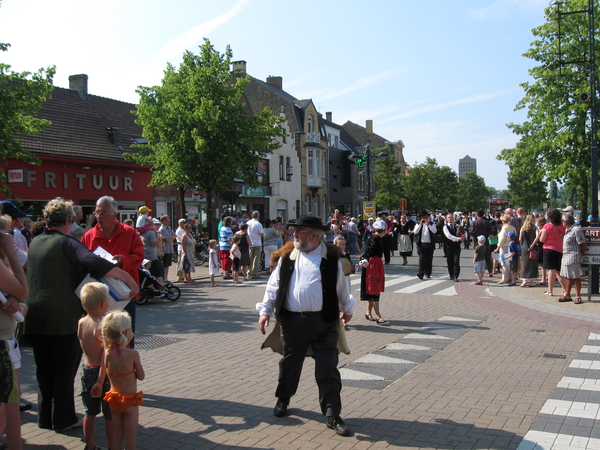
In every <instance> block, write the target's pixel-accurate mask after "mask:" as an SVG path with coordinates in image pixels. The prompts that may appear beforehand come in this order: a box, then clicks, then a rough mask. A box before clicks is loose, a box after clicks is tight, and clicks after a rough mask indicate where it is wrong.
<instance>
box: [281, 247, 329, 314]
mask: <svg viewBox="0 0 600 450" xmlns="http://www.w3.org/2000/svg"><path fill="white" fill-rule="evenodd" d="M321 245H327V257H326V258H322V259H321V267H320V269H321V285H322V287H323V309H322V310H321V317H322V318H323V322H325V323H331V322H333V321H335V320H337V319H338V318H339V316H340V308H339V305H338V296H337V276H338V259H339V257H338V252H337V249H336V248H335V247H333V245H329V244H321ZM295 263H296V261H292V260H291V259H290V254H289V253H288V254H287V255H286V256H285V257H284V258H283V261H282V262H281V267H280V268H279V289H278V290H277V296H276V299H275V318H276V319H278V320H279V316H280V315H281V310H282V309H283V305H284V303H285V297H286V295H287V289H288V286H289V284H290V279H291V277H292V273H293V272H294V266H295Z"/></svg>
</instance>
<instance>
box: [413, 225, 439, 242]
mask: <svg viewBox="0 0 600 450" xmlns="http://www.w3.org/2000/svg"><path fill="white" fill-rule="evenodd" d="M421 228H423V234H422V235H421V242H422V243H424V244H426V243H433V238H432V235H434V234H435V233H437V227H436V226H435V225H433V224H428V225H427V226H426V227H424V226H423V225H422V224H421V223H419V225H417V226H416V227H415V229H414V233H415V236H416V235H417V234H419V233H420V232H421ZM430 232H431V233H430Z"/></svg>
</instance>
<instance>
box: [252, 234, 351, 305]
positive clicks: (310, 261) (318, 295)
mask: <svg viewBox="0 0 600 450" xmlns="http://www.w3.org/2000/svg"><path fill="white" fill-rule="evenodd" d="M326 250H327V248H326V247H325V246H324V245H323V244H319V246H318V247H317V248H316V249H314V250H313V251H312V252H310V253H306V252H301V251H296V250H293V251H292V255H291V256H290V257H292V258H293V257H294V254H295V258H296V263H295V267H294V271H293V272H292V276H291V278H290V284H289V286H288V289H287V295H286V298H285V300H284V306H285V309H287V310H288V311H293V312H307V311H321V310H322V309H323V286H322V283H321V269H320V267H321V259H322V258H323V253H325V252H326ZM282 261H283V258H281V259H280V260H279V262H278V263H277V267H276V268H275V270H274V271H273V273H272V274H271V276H270V277H269V282H268V283H267V289H266V291H265V296H264V298H263V301H262V302H261V303H257V304H256V310H257V311H258V313H259V314H260V315H261V316H264V315H266V316H271V314H272V313H273V309H274V308H275V300H276V295H277V290H278V289H279V271H280V268H281V262H282ZM336 288H337V295H338V305H339V308H340V311H343V312H344V313H345V314H353V313H354V304H355V303H356V300H355V299H354V297H353V296H352V294H350V291H349V290H348V284H347V283H346V277H345V276H344V271H343V270H342V263H341V261H338V274H337V283H336Z"/></svg>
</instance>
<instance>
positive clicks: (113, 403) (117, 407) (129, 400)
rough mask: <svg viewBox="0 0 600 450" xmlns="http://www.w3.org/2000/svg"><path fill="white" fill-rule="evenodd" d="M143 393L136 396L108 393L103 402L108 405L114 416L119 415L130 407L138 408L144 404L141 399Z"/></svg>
mask: <svg viewBox="0 0 600 450" xmlns="http://www.w3.org/2000/svg"><path fill="white" fill-rule="evenodd" d="M142 394H143V392H142V391H140V392H138V393H137V394H121V393H120V392H115V391H108V392H107V393H106V395H105V396H104V400H106V401H107V402H108V404H109V405H110V410H111V411H112V412H114V413H115V414H121V413H123V412H125V411H126V410H127V408H129V407H130V406H139V405H141V404H143V403H144V400H143V399H142Z"/></svg>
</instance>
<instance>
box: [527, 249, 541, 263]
mask: <svg viewBox="0 0 600 450" xmlns="http://www.w3.org/2000/svg"><path fill="white" fill-rule="evenodd" d="M538 257H539V255H538V249H537V248H534V249H533V250H529V259H534V260H537V259H538Z"/></svg>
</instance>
